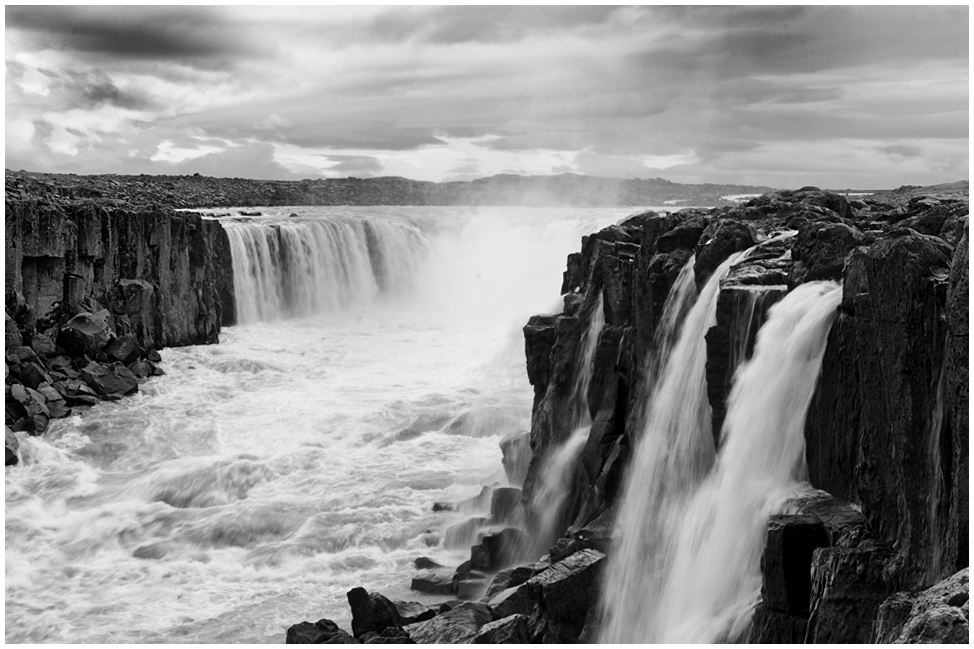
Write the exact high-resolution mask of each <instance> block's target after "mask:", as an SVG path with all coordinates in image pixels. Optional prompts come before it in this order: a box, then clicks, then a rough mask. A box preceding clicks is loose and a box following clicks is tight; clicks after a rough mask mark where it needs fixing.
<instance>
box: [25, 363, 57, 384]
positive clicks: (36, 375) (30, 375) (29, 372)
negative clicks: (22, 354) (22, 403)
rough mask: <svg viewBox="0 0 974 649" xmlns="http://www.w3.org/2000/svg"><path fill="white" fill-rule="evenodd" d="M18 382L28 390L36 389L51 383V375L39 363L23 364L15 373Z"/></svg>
mask: <svg viewBox="0 0 974 649" xmlns="http://www.w3.org/2000/svg"><path fill="white" fill-rule="evenodd" d="M17 378H18V379H20V382H21V383H23V384H24V385H26V386H27V387H29V388H33V389H35V390H36V389H37V386H38V385H40V384H41V383H51V375H50V374H48V373H47V372H45V371H44V368H43V367H41V365H40V364H39V363H24V364H23V365H21V366H20V371H19V372H18V373H17Z"/></svg>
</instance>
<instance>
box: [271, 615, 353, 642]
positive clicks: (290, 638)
mask: <svg viewBox="0 0 974 649" xmlns="http://www.w3.org/2000/svg"><path fill="white" fill-rule="evenodd" d="M284 644H358V642H357V641H356V640H355V638H353V637H352V636H350V635H349V634H348V632H346V631H343V630H342V629H340V628H338V625H337V624H335V623H334V622H332V621H331V620H328V619H321V620H318V621H317V622H299V623H298V624H295V625H294V626H292V627H290V628H289V629H288V630H287V638H286V639H285V640H284Z"/></svg>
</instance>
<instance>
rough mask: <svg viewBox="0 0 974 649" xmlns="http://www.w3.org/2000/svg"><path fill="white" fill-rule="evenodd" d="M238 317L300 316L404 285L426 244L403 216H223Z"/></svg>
mask: <svg viewBox="0 0 974 649" xmlns="http://www.w3.org/2000/svg"><path fill="white" fill-rule="evenodd" d="M225 225H226V231H227V236H228V237H229V239H230V250H231V254H232V256H233V285H234V291H235V293H236V299H237V320H238V322H240V323H241V324H248V323H252V322H263V321H269V320H276V319H280V318H286V317H302V316H308V315H313V314H317V313H330V312H334V311H338V310H341V309H346V308H348V307H350V306H352V305H353V304H356V303H363V302H369V301H371V300H372V299H373V298H374V297H375V296H376V295H377V294H378V293H379V292H380V291H381V292H387V293H397V292H402V291H404V290H406V289H407V288H408V287H409V282H410V281H411V278H412V276H413V274H414V273H415V271H416V269H417V268H418V267H419V265H420V263H421V262H422V261H423V258H424V257H425V254H426V251H427V249H428V243H427V240H426V237H425V236H424V235H423V233H422V232H420V231H419V230H418V229H416V228H414V227H413V226H411V225H408V224H406V223H393V222H391V221H384V220H380V219H347V218H344V219H343V218H339V217H331V218H317V219H307V220H301V221H272V222H247V223H226V224H225Z"/></svg>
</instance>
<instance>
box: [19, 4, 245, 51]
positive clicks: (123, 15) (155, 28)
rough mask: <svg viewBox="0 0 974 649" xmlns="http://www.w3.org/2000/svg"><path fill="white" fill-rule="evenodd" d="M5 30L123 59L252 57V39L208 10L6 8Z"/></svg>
mask: <svg viewBox="0 0 974 649" xmlns="http://www.w3.org/2000/svg"><path fill="white" fill-rule="evenodd" d="M5 13H6V25H7V29H11V28H13V29H19V30H23V31H26V32H31V33H33V34H35V35H36V36H37V37H39V38H41V39H42V40H44V41H46V43H47V44H48V45H51V46H55V47H57V48H59V49H64V50H74V51H79V52H86V53H92V54H102V55H108V56H112V57H119V58H124V59H160V60H164V59H176V60H181V59H208V58H221V57H237V56H250V55H255V54H257V53H259V52H261V51H262V48H261V47H258V46H257V45H255V42H256V41H255V40H254V39H252V38H250V37H248V35H246V34H244V33H241V31H240V30H238V29H236V28H235V26H234V25H233V23H232V22H230V21H229V20H227V18H226V17H225V16H224V15H223V14H221V13H219V12H217V11H214V10H212V9H204V8H195V7H152V8H143V7H71V6H57V7H37V6H19V7H10V6H8V7H7V8H6V12H5Z"/></svg>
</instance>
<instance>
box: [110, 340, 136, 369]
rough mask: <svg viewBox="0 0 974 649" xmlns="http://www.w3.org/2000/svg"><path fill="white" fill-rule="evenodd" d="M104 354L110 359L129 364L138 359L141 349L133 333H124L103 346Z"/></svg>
mask: <svg viewBox="0 0 974 649" xmlns="http://www.w3.org/2000/svg"><path fill="white" fill-rule="evenodd" d="M104 351H105V355H106V356H108V360H110V361H118V362H119V363H121V364H122V365H129V364H130V363H134V362H135V361H137V360H138V359H139V354H140V352H141V350H140V349H139V343H138V340H136V338H135V334H124V335H122V336H119V337H118V338H115V339H114V340H112V341H111V342H110V343H108V345H106V346H105V350H104Z"/></svg>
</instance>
